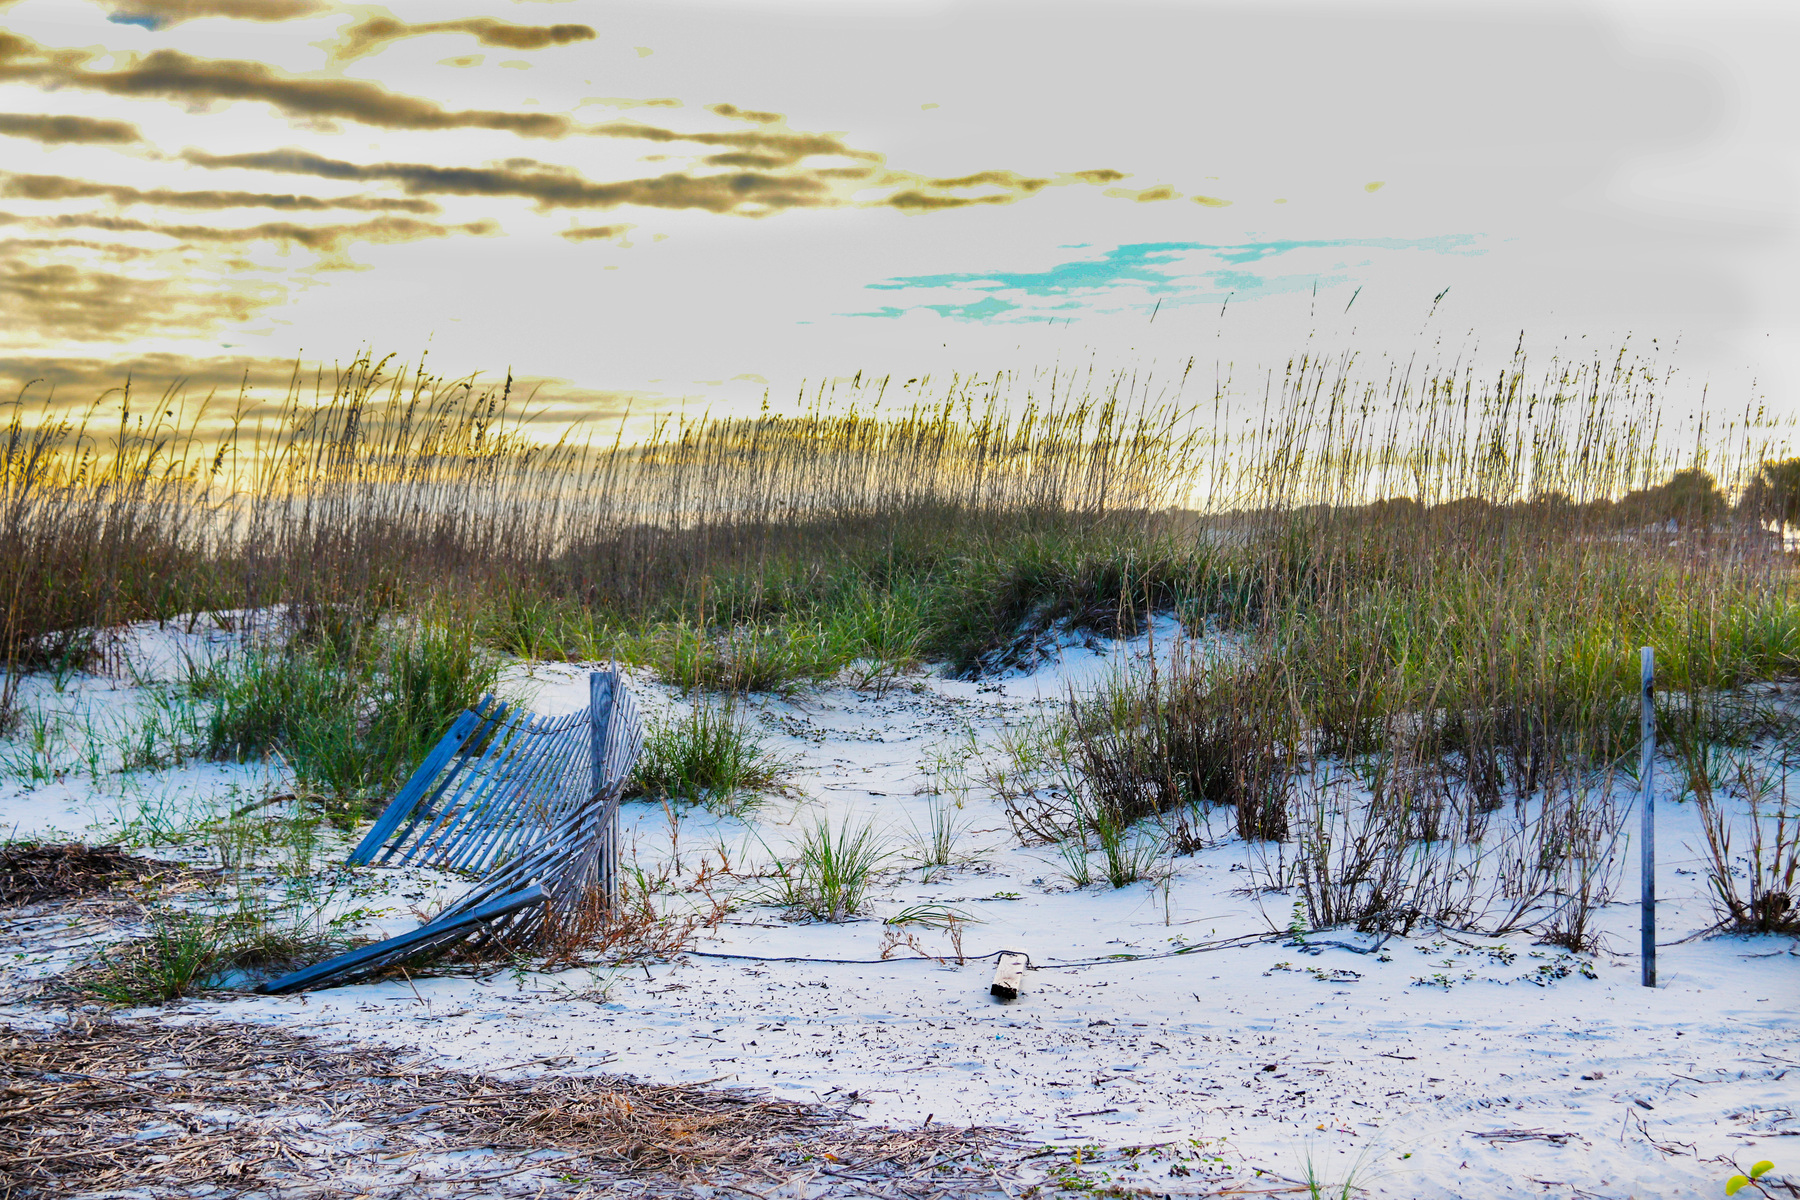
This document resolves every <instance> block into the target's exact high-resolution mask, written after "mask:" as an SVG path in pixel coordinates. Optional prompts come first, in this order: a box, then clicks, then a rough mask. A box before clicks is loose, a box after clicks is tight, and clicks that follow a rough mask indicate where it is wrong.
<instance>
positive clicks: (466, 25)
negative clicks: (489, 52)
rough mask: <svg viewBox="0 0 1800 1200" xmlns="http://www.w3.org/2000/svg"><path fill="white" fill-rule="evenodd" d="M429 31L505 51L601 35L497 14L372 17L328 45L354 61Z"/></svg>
mask: <svg viewBox="0 0 1800 1200" xmlns="http://www.w3.org/2000/svg"><path fill="white" fill-rule="evenodd" d="M430 33H467V34H472V35H474V38H475V40H476V41H477V42H479V43H481V44H482V45H483V46H498V47H501V48H502V49H506V50H542V49H545V48H546V47H550V46H566V45H568V44H569V43H571V42H587V41H592V40H593V39H595V38H597V37H599V36H600V35H599V34H598V33H596V32H595V31H594V28H593V26H591V25H514V24H513V23H512V22H510V21H501V20H498V19H496V18H494V17H466V18H463V19H462V20H456V21H426V22H423V23H417V24H414V23H410V22H407V21H402V20H400V19H399V18H398V17H393V16H372V17H369V18H368V19H366V20H363V21H358V22H357V23H356V24H354V25H349V26H346V27H345V28H344V30H343V32H342V33H340V34H339V35H338V37H337V40H336V41H335V42H332V43H331V44H330V47H329V52H330V55H331V58H332V61H334V62H340V63H343V62H351V61H353V60H355V59H358V58H362V57H363V56H364V55H368V54H373V53H374V52H375V51H377V50H379V49H381V47H383V46H385V45H387V44H388V43H389V42H397V41H400V40H401V39H402V38H409V37H420V36H422V35H424V34H430Z"/></svg>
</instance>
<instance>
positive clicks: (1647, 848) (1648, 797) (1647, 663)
mask: <svg viewBox="0 0 1800 1200" xmlns="http://www.w3.org/2000/svg"><path fill="white" fill-rule="evenodd" d="M1642 666H1643V673H1642V679H1641V682H1642V696H1641V697H1640V712H1639V715H1638V731H1639V733H1640V734H1641V735H1642V738H1643V744H1642V748H1641V750H1640V755H1641V757H1640V758H1639V760H1638V803H1639V805H1640V806H1641V811H1642V816H1643V823H1644V824H1643V832H1642V833H1641V834H1640V835H1639V838H1638V844H1639V849H1640V855H1641V863H1640V865H1639V871H1640V872H1641V873H1642V875H1643V921H1642V923H1643V959H1644V986H1645V987H1647V988H1653V987H1655V986H1656V651H1655V650H1653V649H1652V648H1651V647H1649V646H1645V647H1644V649H1643V664H1642Z"/></svg>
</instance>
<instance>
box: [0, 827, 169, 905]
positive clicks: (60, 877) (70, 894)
mask: <svg viewBox="0 0 1800 1200" xmlns="http://www.w3.org/2000/svg"><path fill="white" fill-rule="evenodd" d="M182 873H185V868H183V867H181V866H180V865H179V864H177V863H168V862H159V861H157V860H156V859H152V858H138V857H137V856H135V855H131V854H127V853H125V852H124V851H123V850H121V849H120V848H119V847H118V846H87V845H83V844H82V843H80V842H68V843H66V844H64V845H44V844H41V843H38V842H13V843H11V844H10V845H6V846H0V907H11V906H13V905H20V904H41V903H43V902H45V901H50V900H71V899H78V898H80V897H83V896H92V895H96V894H99V893H103V892H110V891H113V890H115V889H116V888H118V887H119V886H120V885H122V884H127V883H140V882H154V881H156V880H159V879H164V878H168V877H170V876H173V875H177V874H182Z"/></svg>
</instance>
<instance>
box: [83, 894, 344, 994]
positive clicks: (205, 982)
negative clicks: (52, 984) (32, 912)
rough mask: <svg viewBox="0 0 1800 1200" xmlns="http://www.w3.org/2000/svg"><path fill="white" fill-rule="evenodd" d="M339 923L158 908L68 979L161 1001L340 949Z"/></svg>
mask: <svg viewBox="0 0 1800 1200" xmlns="http://www.w3.org/2000/svg"><path fill="white" fill-rule="evenodd" d="M345 923H346V922H336V923H328V924H325V925H318V924H316V923H311V922H295V921H293V920H290V919H284V915H283V914H278V913H275V912H271V911H268V910H264V909H260V908H256V907H251V906H246V907H244V908H242V909H240V910H238V911H235V912H231V913H228V914H225V915H222V916H221V915H214V914H209V913H204V912H195V911H189V910H186V909H179V908H162V909H157V910H156V911H154V912H152V913H151V916H150V920H149V929H148V931H147V932H146V933H145V934H144V935H142V936H140V937H137V938H132V939H130V940H129V941H125V942H122V943H119V944H116V945H113V946H109V947H107V948H106V949H104V950H102V951H100V953H99V954H98V955H97V956H96V957H95V960H94V961H93V962H92V963H91V964H89V966H88V967H87V968H86V969H83V970H78V971H77V972H75V973H74V975H73V976H72V977H71V979H70V981H69V982H70V984H71V985H72V987H73V988H74V990H76V991H78V992H81V993H84V994H87V995H90V996H94V997H96V998H97V999H100V1000H103V1001H105V1002H106V1003H108V1004H115V1005H119V1006H122V1007H132V1008H137V1007H144V1006H149V1005H157V1004H167V1003H168V1002H170V1001H171V1000H179V999H181V998H182V997H184V996H192V995H194V994H196V993H198V992H202V991H205V990H207V989H209V988H218V987H241V986H243V985H244V983H245V982H246V980H247V979H250V978H252V977H262V976H268V975H272V974H276V973H279V972H280V971H283V970H287V969H290V968H292V967H294V966H298V965H300V964H302V963H306V962H310V961H316V960H318V959H322V958H326V957H328V956H330V955H332V954H335V953H338V952H339V951H341V950H344V949H347V948H348V947H349V946H351V945H352V944H353V942H354V939H352V938H350V937H349V936H348V935H347V934H346V933H345V932H344V931H343V929H342V925H344V924H345Z"/></svg>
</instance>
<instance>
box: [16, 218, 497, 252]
mask: <svg viewBox="0 0 1800 1200" xmlns="http://www.w3.org/2000/svg"><path fill="white" fill-rule="evenodd" d="M31 223H32V224H34V225H36V226H38V227H40V228H45V229H103V230H106V231H107V232H109V233H153V234H158V235H160V236H162V237H168V238H174V239H175V240H176V241H179V242H182V243H185V244H189V245H194V244H234V243H243V242H291V243H293V244H295V245H298V246H304V247H306V248H307V249H309V250H316V251H319V252H321V253H325V254H335V253H337V252H339V251H341V250H342V249H343V248H344V247H345V246H347V245H349V244H350V243H352V242H374V243H394V242H416V241H420V240H423V239H426V238H442V237H451V236H454V235H456V234H467V235H470V236H474V237H486V236H492V235H493V234H496V233H498V232H500V227H499V225H497V224H496V223H494V222H493V221H470V222H468V223H466V224H462V225H442V224H439V223H437V222H435V221H420V220H416V219H414V218H412V217H376V218H374V219H373V220H369V221H361V222H358V223H356V224H353V225H303V224H300V223H299V222H295V221H265V222H263V223H261V224H258V225H170V224H164V223H158V222H155V221H140V220H138V219H136V218H134V217H109V216H103V215H99V214H89V213H65V214H63V215H60V216H54V217H38V218H35V219H32V221H31Z"/></svg>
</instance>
